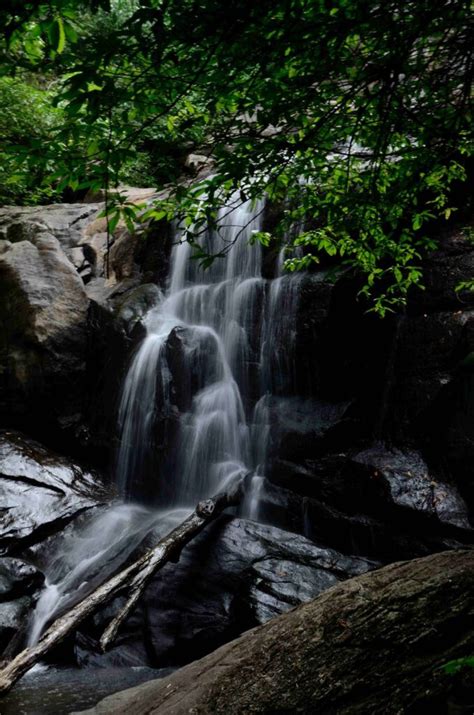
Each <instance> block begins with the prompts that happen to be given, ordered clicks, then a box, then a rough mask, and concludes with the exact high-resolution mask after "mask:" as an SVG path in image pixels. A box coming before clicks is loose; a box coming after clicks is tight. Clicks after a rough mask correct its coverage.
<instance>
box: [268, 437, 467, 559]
mask: <svg viewBox="0 0 474 715" xmlns="http://www.w3.org/2000/svg"><path fill="white" fill-rule="evenodd" d="M259 501H260V506H259V512H258V513H259V517H260V518H263V519H265V520H267V521H269V522H271V523H274V524H277V525H278V526H280V527H282V528H285V529H290V530H291V531H294V532H297V533H301V534H304V535H305V536H306V537H308V538H310V539H313V540H316V541H318V542H322V543H325V544H328V545H330V546H332V547H334V548H336V549H341V550H342V551H345V552H350V553H357V554H365V555H367V556H370V557H371V558H378V559H382V560H384V561H391V560H394V559H397V558H400V557H403V558H413V557H416V556H423V555H426V554H429V553H432V552H433V551H439V550H442V549H446V548H450V547H452V546H453V545H455V544H458V545H460V544H470V543H473V542H474V531H473V529H472V527H471V522H470V518H469V509H468V506H467V504H466V502H465V500H464V499H463V497H462V496H461V494H460V491H459V489H458V487H457V486H456V484H454V483H452V482H448V481H447V480H446V479H442V478H440V477H439V476H438V474H437V472H434V471H433V470H432V468H429V467H428V466H427V464H426V462H425V460H424V459H423V457H422V455H421V453H420V452H418V451H416V450H414V449H408V448H407V449H403V450H402V449H396V448H389V447H386V446H384V445H382V444H378V445H375V446H371V447H368V448H366V449H365V450H362V451H360V452H356V453H355V454H351V453H339V454H329V455H327V456H323V457H321V458H319V459H312V460H302V461H301V462H300V463H295V462H290V461H285V460H275V461H274V462H272V464H271V469H270V471H269V480H264V481H263V482H262V485H261V487H260V491H259Z"/></svg>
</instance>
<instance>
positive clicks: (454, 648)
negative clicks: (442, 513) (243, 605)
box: [76, 550, 474, 715]
mask: <svg viewBox="0 0 474 715" xmlns="http://www.w3.org/2000/svg"><path fill="white" fill-rule="evenodd" d="M473 588H474V553H473V552H472V550H466V551H459V552H456V551H452V552H447V553H442V554H435V555H434V556H429V557H428V558H424V559H417V560H415V561H410V562H402V563H397V564H392V565H391V566H387V567H386V568H384V569H380V570H378V571H376V572H374V573H368V574H363V575H362V576H359V577H357V578H355V579H351V580H349V581H347V582H346V583H343V584H339V585H337V586H336V587H335V588H332V589H331V590H330V591H328V592H326V593H325V594H323V595H322V596H320V597H319V598H316V599H314V600H313V601H311V602H310V603H308V604H305V605H303V606H301V607H300V608H296V609H294V610H293V611H291V613H288V614H284V615H282V616H281V617H280V618H276V619H274V620H272V621H270V622H269V623H268V624H267V625H265V626H263V627H261V628H255V629H253V630H251V631H248V632H247V633H244V635H243V636H241V637H240V638H239V639H237V640H234V641H233V642H232V643H229V644H227V645H225V646H224V647H222V648H220V649H219V650H217V651H216V652H215V653H211V654H210V655H208V656H206V657H205V658H203V659H202V660H200V661H199V662H197V663H192V664H191V665H188V666H186V667H185V668H182V669H180V670H178V671H177V672H175V673H174V674H172V675H170V676H168V677H167V678H165V679H164V680H155V681H151V682H149V683H145V684H143V685H139V686H138V687H135V688H132V689H130V690H126V691H123V692H121V693H117V694H115V695H112V696H109V697H108V698H106V699H105V700H103V701H101V702H99V703H98V704H97V705H96V706H95V707H93V708H91V709H89V710H86V711H83V712H82V713H81V715H108V714H112V713H113V714H114V715H115V713H137V714H138V713H147V714H148V715H189V714H190V713H196V714H197V713H199V715H242V713H262V714H263V713H266V714H267V715H270V713H275V714H276V713H281V714H282V715H283V713H285V714H289V713H306V714H307V715H309V714H310V713H311V714H313V713H318V714H319V713H321V715H322V714H323V713H324V714H325V715H326V714H327V715H329V714H333V713H338V714H340V715H356V713H357V714H360V713H373V714H374V715H375V714H376V713H377V714H379V713H384V714H385V713H387V715H388V714H390V715H394V714H395V713H397V714H398V713H419V714H422V713H452V714H453V715H454V713H459V714H461V713H464V714H465V715H467V714H468V713H471V712H472V702H473V697H472V695H473V692H474V688H473V685H474V679H473V677H472V669H471V668H468V667H466V668H465V670H464V671H463V673H460V674H459V676H460V677H458V678H456V677H455V676H454V675H453V674H449V675H447V674H446V673H444V672H443V665H445V664H446V663H448V662H449V661H452V660H455V659H457V658H465V657H466V655H469V654H471V653H472V652H473V648H474V628H473V623H474V603H473V599H472V592H473ZM368 675H369V677H368ZM76 715H79V714H78V713H76Z"/></svg>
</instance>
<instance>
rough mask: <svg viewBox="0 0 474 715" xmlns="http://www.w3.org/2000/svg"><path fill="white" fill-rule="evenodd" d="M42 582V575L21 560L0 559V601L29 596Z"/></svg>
mask: <svg viewBox="0 0 474 715" xmlns="http://www.w3.org/2000/svg"><path fill="white" fill-rule="evenodd" d="M43 581H44V575H43V574H42V573H41V571H39V570H38V569H37V568H36V567H35V566H33V565H32V564H29V563H26V561H22V560H21V559H14V558H8V557H7V558H2V559H0V601H7V600H11V599H12V598H16V597H18V596H23V595H30V594H32V593H34V592H35V591H36V590H37V589H38V588H39V587H40V586H41V585H42V583H43Z"/></svg>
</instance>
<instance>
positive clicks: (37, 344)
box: [0, 226, 88, 422]
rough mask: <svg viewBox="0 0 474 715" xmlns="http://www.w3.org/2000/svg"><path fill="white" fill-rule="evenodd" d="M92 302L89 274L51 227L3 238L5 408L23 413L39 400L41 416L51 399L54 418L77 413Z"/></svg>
mask: <svg viewBox="0 0 474 715" xmlns="http://www.w3.org/2000/svg"><path fill="white" fill-rule="evenodd" d="M30 229H31V231H33V230H34V228H33V227H31V226H28V229H26V228H24V229H22V230H24V231H25V232H26V231H27V230H30ZM18 230H19V231H20V228H19V229H18ZM7 236H10V233H7ZM15 238H16V237H15ZM87 309H88V299H87V296H86V293H85V290H84V285H83V283H82V280H81V278H80V277H79V275H78V274H77V272H76V271H75V269H74V267H73V266H72V265H71V263H70V262H69V260H68V259H67V258H66V256H65V254H64V252H63V250H62V249H61V246H60V244H59V242H58V240H57V239H56V238H55V237H54V236H53V235H52V234H51V233H49V232H48V231H46V230H42V229H41V227H38V229H37V230H36V231H35V232H34V235H31V234H30V235H29V237H28V238H27V239H25V238H23V234H21V233H20V238H19V239H18V240H15V241H14V242H12V241H9V240H6V241H2V245H1V254H0V322H1V324H2V332H1V337H0V355H1V362H2V368H3V369H2V383H3V385H4V386H5V392H4V391H3V390H2V391H1V393H3V392H4V394H1V397H0V399H1V400H2V403H3V404H1V405H0V407H1V411H2V412H5V411H7V409H8V408H11V407H13V410H14V411H15V410H18V411H19V412H20V415H21V414H25V412H26V413H28V411H29V410H31V409H32V408H33V411H34V412H35V413H36V414H35V416H36V417H38V418H39V415H38V414H37V409H36V408H37V406H38V405H39V403H40V402H41V401H42V400H43V401H49V407H50V410H51V412H52V413H53V414H52V416H51V417H49V415H48V419H52V420H54V418H56V419H58V420H63V421H65V422H68V421H74V419H75V414H76V413H77V411H78V409H79V404H80V388H81V378H82V375H83V372H84V360H85V346H86V326H87ZM51 412H50V414H51ZM29 419H30V417H29Z"/></svg>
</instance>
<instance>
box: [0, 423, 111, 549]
mask: <svg viewBox="0 0 474 715" xmlns="http://www.w3.org/2000/svg"><path fill="white" fill-rule="evenodd" d="M100 499H102V500H104V499H105V495H104V492H103V489H101V487H100V480H99V479H98V477H97V476H96V475H92V474H90V473H89V472H86V471H84V470H83V469H82V468H81V467H79V466H78V465H77V464H74V463H73V462H70V461H69V460H67V459H65V458H64V457H60V456H58V455H56V454H54V453H53V452H50V451H49V450H46V449H45V448H44V447H42V446H41V445H39V444H38V443H37V442H33V441H32V440H29V439H26V438H25V437H23V436H22V435H20V434H19V433H16V432H0V504H1V506H0V513H1V520H0V553H2V554H8V553H11V554H13V553H15V554H17V553H19V552H21V551H22V550H24V549H25V548H26V547H28V546H30V545H32V544H36V543H38V542H40V541H43V540H44V539H46V538H47V537H48V536H50V535H51V534H54V533H56V532H58V531H60V530H61V529H62V528H64V526H65V525H66V524H67V523H68V522H70V521H71V520H73V519H75V518H76V517H78V516H79V515H80V514H81V513H82V512H84V511H85V510H86V509H90V508H92V507H94V506H96V505H97V504H98V503H99V500H100Z"/></svg>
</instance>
